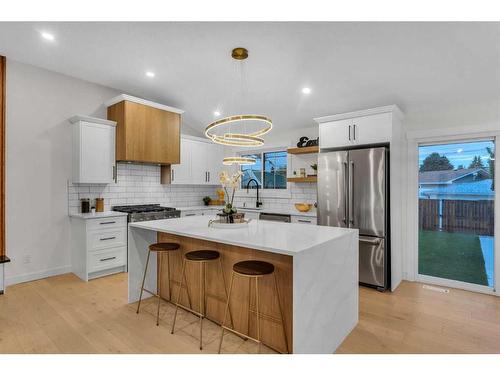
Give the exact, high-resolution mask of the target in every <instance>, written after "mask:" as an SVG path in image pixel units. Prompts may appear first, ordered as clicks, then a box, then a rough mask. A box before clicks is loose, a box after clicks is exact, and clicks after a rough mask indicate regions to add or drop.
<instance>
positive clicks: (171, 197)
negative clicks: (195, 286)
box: [68, 163, 317, 213]
mask: <svg viewBox="0 0 500 375" xmlns="http://www.w3.org/2000/svg"><path fill="white" fill-rule="evenodd" d="M216 189H217V187H216V186H203V185H199V186H194V185H161V184H160V167H159V166H157V165H141V164H128V163H118V165H117V182H116V183H112V184H109V185H91V184H85V185H73V184H71V183H69V185H68V209H69V211H70V213H77V212H79V210H80V199H82V198H90V199H95V198H104V209H105V210H110V209H111V207H112V206H116V205H125V204H147V203H160V204H162V205H165V206H167V205H168V206H172V207H187V206H199V205H202V204H203V203H202V198H203V197H204V196H206V195H209V196H211V197H215V190H216ZM316 200H317V193H316V185H315V184H313V183H311V184H294V183H292V184H290V195H289V196H288V197H286V198H285V197H269V198H267V197H263V198H261V201H262V203H263V207H264V208H276V209H283V210H287V209H291V208H292V207H293V204H294V203H299V202H306V203H314V202H316ZM244 203H246V206H247V207H253V206H255V197H248V198H247V197H235V205H236V206H243V204H244Z"/></svg>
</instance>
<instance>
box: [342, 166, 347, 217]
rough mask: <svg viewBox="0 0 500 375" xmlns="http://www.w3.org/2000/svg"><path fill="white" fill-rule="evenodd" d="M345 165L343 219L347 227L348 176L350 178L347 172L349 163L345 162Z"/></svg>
mask: <svg viewBox="0 0 500 375" xmlns="http://www.w3.org/2000/svg"><path fill="white" fill-rule="evenodd" d="M343 164H344V218H343V219H342V221H343V222H344V224H346V225H347V206H348V205H347V183H348V181H347V178H348V177H347V176H348V173H347V172H348V171H347V162H346V161H344V162H343Z"/></svg>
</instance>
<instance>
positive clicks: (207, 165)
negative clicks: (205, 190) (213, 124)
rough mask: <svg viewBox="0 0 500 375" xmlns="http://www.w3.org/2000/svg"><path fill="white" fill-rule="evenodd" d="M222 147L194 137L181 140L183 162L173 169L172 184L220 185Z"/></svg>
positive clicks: (173, 166)
mask: <svg viewBox="0 0 500 375" xmlns="http://www.w3.org/2000/svg"><path fill="white" fill-rule="evenodd" d="M222 158H223V156H222V146H220V145H217V144H215V143H211V142H207V141H205V140H204V139H202V138H200V139H196V138H193V137H190V138H187V137H182V138H181V162H180V164H175V165H172V167H171V170H172V172H171V182H172V184H183V185H218V184H219V172H220V171H221V170H222V167H223V165H222Z"/></svg>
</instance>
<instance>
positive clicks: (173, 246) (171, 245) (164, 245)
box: [137, 242, 181, 326]
mask: <svg viewBox="0 0 500 375" xmlns="http://www.w3.org/2000/svg"><path fill="white" fill-rule="evenodd" d="M180 247H181V245H179V244H178V243H175V242H159V243H154V244H151V245H149V247H148V249H149V251H148V258H147V260H146V267H145V268H144V276H143V278H142V285H141V294H140V296H139V304H138V305H137V314H139V309H140V308H141V301H142V293H143V292H144V291H146V292H147V293H149V294H151V295H153V296H155V297H157V298H158V309H157V312H156V325H157V326H158V325H160V302H161V300H162V299H163V298H162V297H161V284H160V283H158V292H157V293H153V292H152V291H150V290H147V289H146V288H144V283H145V281H146V275H147V272H148V265H149V257H150V255H151V253H156V263H157V264H158V275H161V273H162V257H163V254H165V253H166V254H167V272H168V299H167V300H166V301H167V302H172V301H171V299H172V298H171V297H172V296H171V290H172V289H171V288H170V252H172V251H176V250H178V249H180Z"/></svg>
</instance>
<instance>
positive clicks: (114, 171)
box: [113, 165, 118, 183]
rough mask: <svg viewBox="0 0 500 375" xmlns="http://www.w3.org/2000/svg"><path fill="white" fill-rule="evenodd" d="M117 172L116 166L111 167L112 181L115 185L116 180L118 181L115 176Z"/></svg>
mask: <svg viewBox="0 0 500 375" xmlns="http://www.w3.org/2000/svg"><path fill="white" fill-rule="evenodd" d="M117 174H118V173H117V171H116V165H113V181H114V182H115V183H116V180H117V179H118V176H117Z"/></svg>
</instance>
